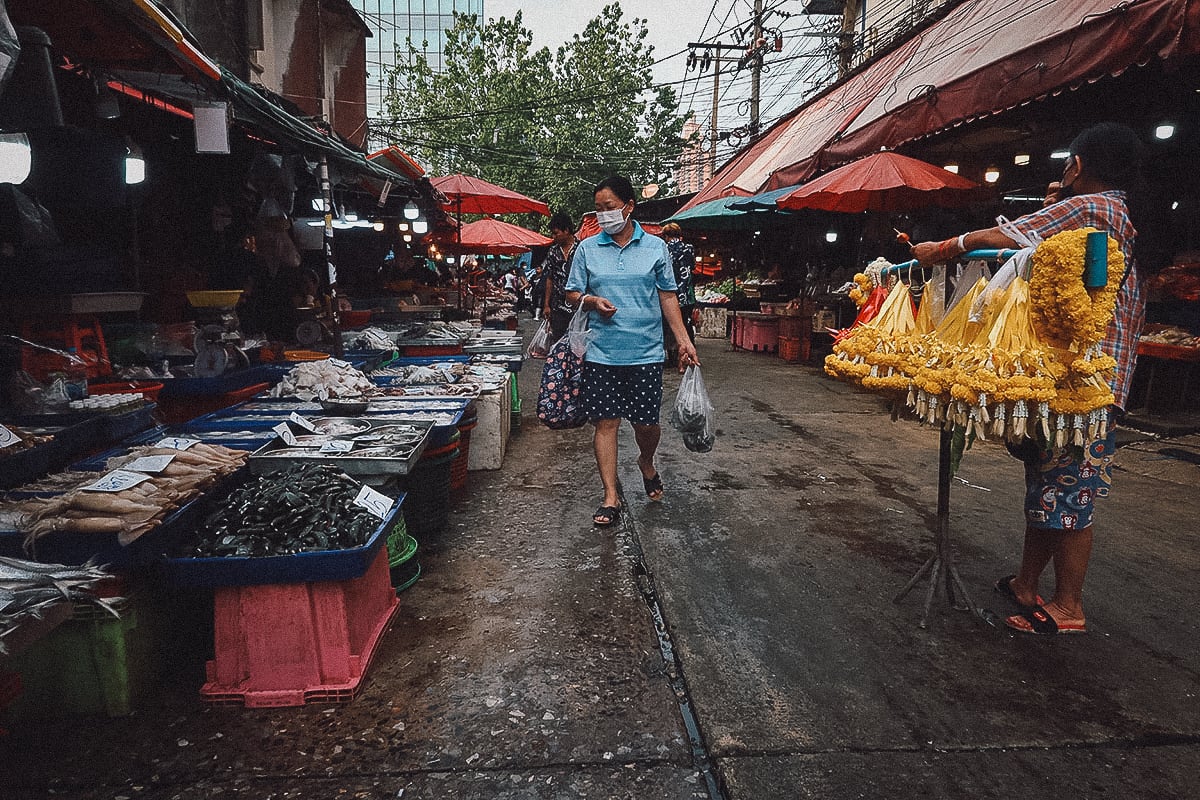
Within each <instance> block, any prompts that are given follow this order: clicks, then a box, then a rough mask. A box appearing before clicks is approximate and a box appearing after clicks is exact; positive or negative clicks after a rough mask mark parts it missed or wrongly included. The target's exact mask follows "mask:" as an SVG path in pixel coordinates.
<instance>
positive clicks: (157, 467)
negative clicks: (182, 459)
mask: <svg viewBox="0 0 1200 800" xmlns="http://www.w3.org/2000/svg"><path fill="white" fill-rule="evenodd" d="M174 458H175V456H173V455H170V456H142V457H141V458H138V459H135V460H133V461H131V462H129V463H128V464H126V465H125V466H124V467H123V469H127V470H129V471H130V472H147V473H155V472H162V471H163V470H164V469H166V468H167V465H168V464H170V463H171V461H173V460H174Z"/></svg>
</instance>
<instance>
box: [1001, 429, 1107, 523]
mask: <svg viewBox="0 0 1200 800" xmlns="http://www.w3.org/2000/svg"><path fill="white" fill-rule="evenodd" d="M1115 451H1116V426H1112V427H1110V428H1109V431H1108V436H1107V437H1105V438H1104V439H1098V440H1097V441H1095V442H1092V443H1091V444H1090V445H1088V447H1087V448H1086V449H1085V450H1084V454H1083V458H1082V460H1079V459H1076V458H1075V456H1074V455H1073V454H1071V453H1069V452H1060V453H1048V452H1045V451H1041V450H1037V452H1036V454H1035V453H1034V452H1031V451H1029V450H1026V451H1025V452H1024V453H1022V454H1021V455H1020V456H1019V457H1021V459H1022V460H1023V461H1024V462H1025V522H1026V523H1027V524H1028V525H1029V526H1030V527H1034V528H1046V529H1049V530H1078V529H1080V528H1086V527H1088V526H1089V525H1091V524H1092V518H1093V517H1094V515H1095V502H1096V498H1097V497H1108V492H1109V487H1110V486H1111V485H1112V457H1113V453H1114V452H1115ZM1014 454H1015V453H1014Z"/></svg>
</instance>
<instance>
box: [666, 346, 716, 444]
mask: <svg viewBox="0 0 1200 800" xmlns="http://www.w3.org/2000/svg"><path fill="white" fill-rule="evenodd" d="M715 410H716V409H714V408H713V404H712V401H711V400H710V399H709V397H708V390H707V389H706V388H705V387H704V379H703V378H702V377H700V368H699V367H697V366H694V365H693V366H690V367H688V368H687V371H685V372H684V373H683V380H681V381H680V382H679V393H678V394H677V395H676V396H675V405H674V406H673V407H672V408H671V426H672V427H673V428H675V430H677V431H679V432H680V433H682V434H683V446H684V447H686V448H687V449H688V450H691V451H692V452H693V453H707V452H708V451H709V450H712V448H713V444H714V443H715V442H716V440H717V436H716V433H715V430H716V427H715V419H714V412H715Z"/></svg>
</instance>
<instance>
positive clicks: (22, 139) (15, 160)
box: [0, 133, 33, 184]
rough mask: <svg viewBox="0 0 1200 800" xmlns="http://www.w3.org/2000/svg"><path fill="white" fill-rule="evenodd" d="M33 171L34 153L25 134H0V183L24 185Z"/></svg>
mask: <svg viewBox="0 0 1200 800" xmlns="http://www.w3.org/2000/svg"><path fill="white" fill-rule="evenodd" d="M32 169H33V151H32V150H31V149H30V148H29V137H28V136H26V135H25V134H23V133H0V183H13V184H16V183H23V182H24V181H25V179H26V178H28V177H29V173H30V171H31V170H32Z"/></svg>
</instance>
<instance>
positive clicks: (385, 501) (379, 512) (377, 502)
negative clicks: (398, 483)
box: [354, 486, 392, 519]
mask: <svg viewBox="0 0 1200 800" xmlns="http://www.w3.org/2000/svg"><path fill="white" fill-rule="evenodd" d="M354 504H355V505H359V506H362V507H363V508H365V509H366V510H367V511H370V512H371V513H372V514H374V515H375V516H377V517H379V518H380V519H383V518H384V517H386V516H387V513H388V511H390V510H391V508H392V498H390V497H388V496H387V495H386V494H383V493H381V492H377V491H375V490H374V489H372V488H371V487H370V486H363V487H362V488H361V489H359V490H358V496H357V497H355V498H354Z"/></svg>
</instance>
